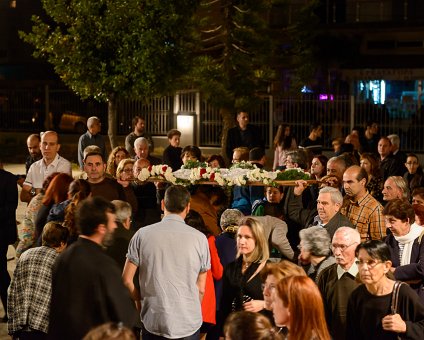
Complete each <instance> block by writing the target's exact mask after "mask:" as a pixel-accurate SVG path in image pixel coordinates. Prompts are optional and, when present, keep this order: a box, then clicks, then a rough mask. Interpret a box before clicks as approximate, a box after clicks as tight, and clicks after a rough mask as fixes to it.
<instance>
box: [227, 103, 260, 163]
mask: <svg viewBox="0 0 424 340" xmlns="http://www.w3.org/2000/svg"><path fill="white" fill-rule="evenodd" d="M240 146H245V147H247V148H249V149H253V148H255V147H260V148H262V149H265V143H264V142H263V140H262V134H261V131H260V130H259V128H258V127H256V126H254V125H252V124H249V114H248V113H247V112H246V111H240V112H239V113H238V114H237V126H236V127H233V128H231V129H229V130H228V133H227V148H226V149H225V150H226V155H227V157H228V159H232V158H231V157H232V155H233V150H234V149H235V148H237V147H240Z"/></svg>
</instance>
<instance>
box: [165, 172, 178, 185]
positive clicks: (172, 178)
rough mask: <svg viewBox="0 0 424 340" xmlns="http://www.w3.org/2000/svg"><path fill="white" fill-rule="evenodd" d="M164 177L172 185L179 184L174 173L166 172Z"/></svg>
mask: <svg viewBox="0 0 424 340" xmlns="http://www.w3.org/2000/svg"><path fill="white" fill-rule="evenodd" d="M164 177H165V179H166V180H167V181H168V182H170V183H172V184H175V183H177V179H176V178H175V176H174V175H173V174H172V171H165V173H164Z"/></svg>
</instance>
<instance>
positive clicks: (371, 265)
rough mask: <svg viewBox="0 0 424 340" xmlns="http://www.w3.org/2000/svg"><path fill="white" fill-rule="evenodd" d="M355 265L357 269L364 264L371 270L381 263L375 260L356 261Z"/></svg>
mask: <svg viewBox="0 0 424 340" xmlns="http://www.w3.org/2000/svg"><path fill="white" fill-rule="evenodd" d="M355 263H356V265H357V266H358V267H363V266H364V265H365V264H366V265H367V267H368V269H372V268H374V267H375V266H376V265H378V264H379V263H383V262H381V261H377V260H368V261H360V260H356V261H355Z"/></svg>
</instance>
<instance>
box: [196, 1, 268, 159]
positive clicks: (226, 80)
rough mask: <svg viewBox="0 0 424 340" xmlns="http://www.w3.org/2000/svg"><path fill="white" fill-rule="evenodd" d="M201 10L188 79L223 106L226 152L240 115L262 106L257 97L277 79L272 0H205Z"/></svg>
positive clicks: (221, 107)
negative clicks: (269, 19) (237, 113)
mask: <svg viewBox="0 0 424 340" xmlns="http://www.w3.org/2000/svg"><path fill="white" fill-rule="evenodd" d="M200 8H201V9H200V10H199V12H198V14H197V16H198V18H199V28H198V30H197V33H198V39H199V41H200V43H199V45H198V47H199V48H198V49H197V50H196V58H195V60H194V67H193V70H192V73H191V74H190V75H189V77H188V80H189V81H191V82H192V83H194V84H195V86H196V87H198V88H200V90H201V91H202V93H203V94H204V95H205V97H206V99H207V100H209V102H210V103H211V104H212V105H214V106H215V107H217V108H219V110H220V115H221V117H222V119H223V123H224V124H223V131H222V142H221V144H222V148H223V150H225V145H226V137H227V131H228V129H229V128H230V127H232V126H233V125H234V113H235V111H237V110H241V109H244V110H247V108H252V105H254V104H257V103H258V102H259V101H260V100H259V97H258V94H259V93H260V92H261V91H262V92H266V91H267V87H268V86H269V85H270V81H271V80H272V79H273V77H274V70H273V68H272V61H273V52H274V43H273V39H271V32H270V30H269V28H268V22H267V15H268V13H269V10H270V8H271V1H268V0H242V1H240V0H238V1H237V0H214V1H207V0H206V1H205V2H203V3H201V7H200ZM223 154H225V152H224V151H223Z"/></svg>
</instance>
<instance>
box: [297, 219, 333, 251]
mask: <svg viewBox="0 0 424 340" xmlns="http://www.w3.org/2000/svg"><path fill="white" fill-rule="evenodd" d="M299 236H300V240H301V241H303V245H302V248H304V249H305V250H306V251H309V252H310V253H311V255H313V256H328V255H330V245H331V238H330V235H329V234H328V231H327V230H326V229H324V228H322V227H318V226H316V227H310V228H306V229H302V230H301V231H300V232H299Z"/></svg>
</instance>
